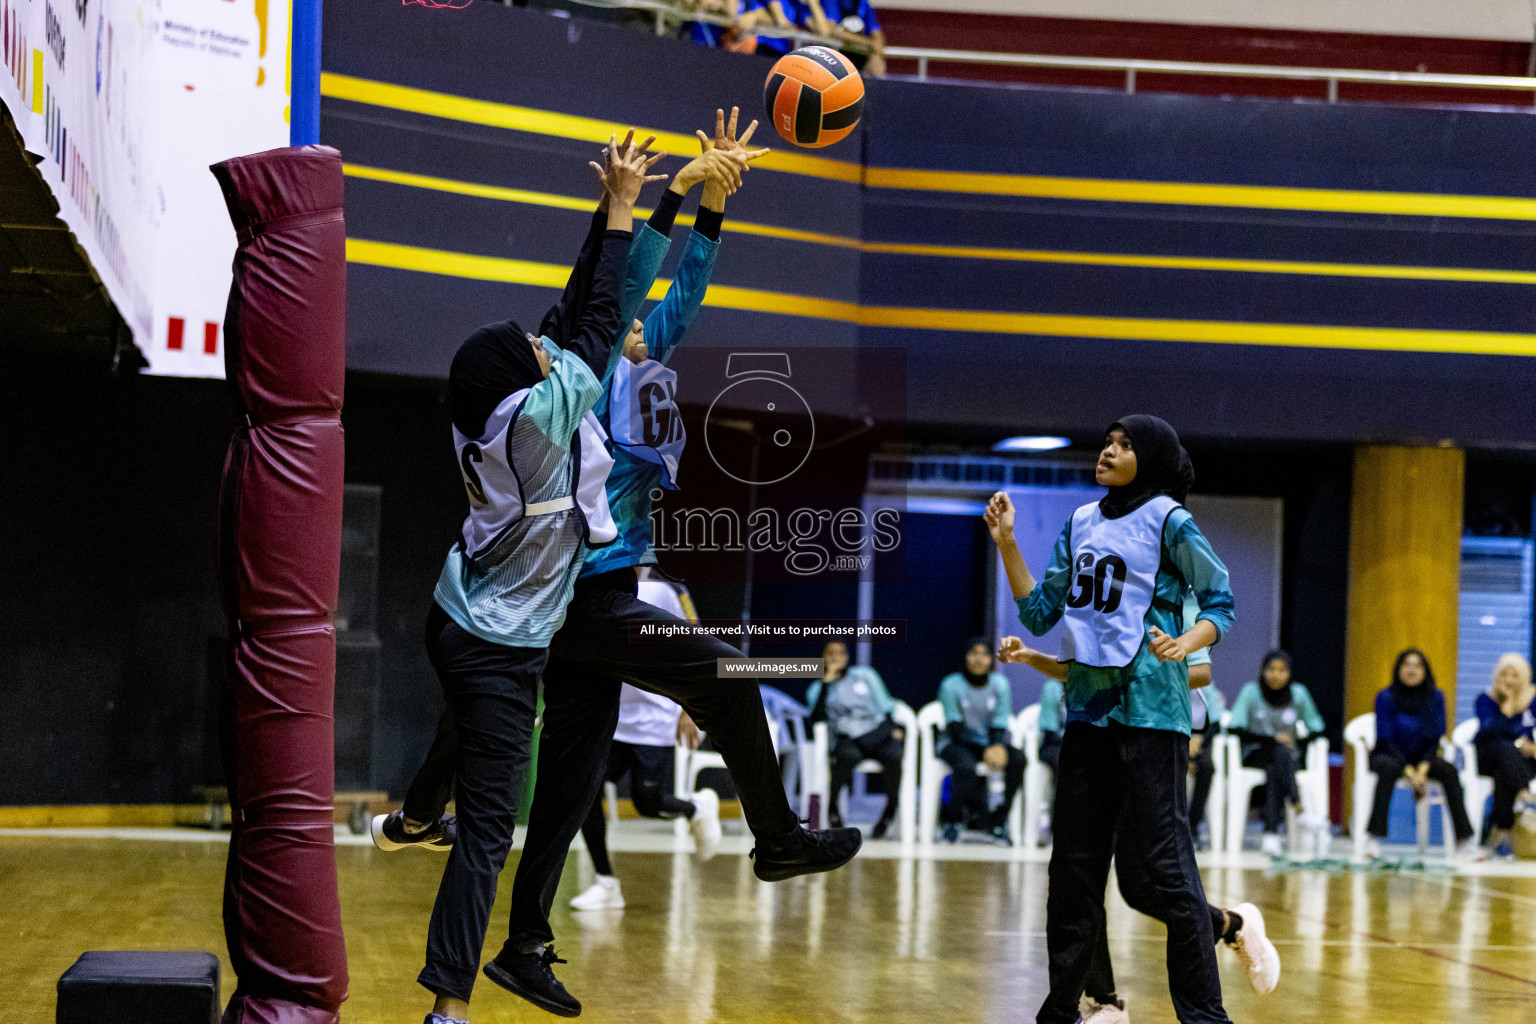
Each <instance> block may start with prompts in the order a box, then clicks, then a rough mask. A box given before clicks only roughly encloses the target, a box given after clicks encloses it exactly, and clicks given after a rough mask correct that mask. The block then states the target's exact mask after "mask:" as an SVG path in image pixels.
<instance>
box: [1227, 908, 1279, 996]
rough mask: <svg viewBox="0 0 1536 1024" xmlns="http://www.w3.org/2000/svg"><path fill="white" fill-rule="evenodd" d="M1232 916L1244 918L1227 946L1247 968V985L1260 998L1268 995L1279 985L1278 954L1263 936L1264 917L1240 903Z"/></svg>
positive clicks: (1257, 910)
mask: <svg viewBox="0 0 1536 1024" xmlns="http://www.w3.org/2000/svg"><path fill="white" fill-rule="evenodd" d="M1232 913H1234V914H1236V915H1237V916H1238V917H1241V918H1242V919H1243V926H1242V927H1241V928H1239V929H1238V931H1237V937H1236V938H1235V939H1234V940H1233V941H1232V942H1231V943H1230V945H1231V947H1232V950H1233V952H1235V953H1236V954H1237V958H1238V959H1239V960H1241V961H1242V962H1243V966H1244V967H1246V968H1247V969H1248V984H1250V985H1252V986H1253V990H1254V991H1255V992H1257V993H1258V994H1259V995H1261V996H1262V995H1268V994H1269V993H1271V992H1273V991H1274V990H1275V986H1276V985H1278V984H1280V951H1279V950H1277V949H1275V944H1274V943H1273V942H1270V941H1269V937H1268V936H1266V935H1265V934H1264V915H1263V914H1262V913H1260V912H1259V908H1258V907H1256V906H1254V905H1253V904H1252V903H1239V904H1238V905H1237V906H1235V907H1233V908H1232Z"/></svg>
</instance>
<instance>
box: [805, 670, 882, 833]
mask: <svg viewBox="0 0 1536 1024" xmlns="http://www.w3.org/2000/svg"><path fill="white" fill-rule="evenodd" d="M821 665H822V676H821V678H820V679H818V680H816V681H815V682H813V683H812V684H811V685H810V686H809V687H807V688H806V691H805V703H806V704H807V705H809V707H810V709H811V716H810V717H811V721H812V722H813V723H815V722H826V723H827V731H828V732H829V733H830V734H831V737H830V738H831V741H832V743H831V750H830V751H828V758H829V760H830V761H831V764H830V765H829V768H830V772H829V778H828V788H829V789H830V790H831V793H830V794H829V795H828V797H827V801H828V807H827V821H828V823H829V824H831V826H832V827H833V828H841V827H842V825H843V815H842V811H841V810H840V809H839V807H838V797H839V795H840V794H841V793H842V791H843V787H844V786H846V785H848V784H849V783H850V782H852V781H853V769H854V768H855V767H856V766H857V765H858V763H859V762H860V761H863V760H864V759H866V758H869V759H872V760H875V761H878V762H880V781H881V783H882V784H883V785H884V787H885V810H884V811H882V812H881V814H880V820H879V821H877V822H875V827H874V829H873V830H872V831H871V832H870V834H871V835H872V836H873V837H874V838H876V839H884V838H885V834H886V832H888V831H889V830H890V827H891V822H892V821H893V820H895V818H896V801H897V798H898V796H899V795H900V793H901V756H902V753H903V741H904V740H905V739H906V731H905V730H903V729H901V728H899V727H898V726H897V725H896V721H895V719H893V718H892V717H891V713H892V712H893V711H895V710H896V702H895V701H894V700H892V699H891V694H890V691H889V690H887V689H886V688H885V680H883V679H881V678H880V673H878V672H876V671H875V670H874V669H872V668H870V667H869V666H868V665H853V666H850V665H849V664H848V645H847V644H845V643H843V642H842V641H841V640H833V641H832V642H831V643H829V644H827V645H826V646H825V647H824V648H822V651H821Z"/></svg>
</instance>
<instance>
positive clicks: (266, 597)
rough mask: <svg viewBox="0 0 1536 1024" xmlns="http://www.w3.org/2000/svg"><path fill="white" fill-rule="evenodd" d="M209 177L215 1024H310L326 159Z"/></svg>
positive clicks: (320, 1003)
mask: <svg viewBox="0 0 1536 1024" xmlns="http://www.w3.org/2000/svg"><path fill="white" fill-rule="evenodd" d="M211 170H212V171H213V173H214V176H215V177H216V178H218V180H219V185H220V187H221V188H222V189H223V190H224V201H225V203H226V204H227V205H228V207H229V215H230V219H231V220H233V221H234V224H235V231H236V233H237V235H238V237H239V239H240V247H239V249H238V250H237V251H236V253H235V268H234V269H235V279H234V283H233V285H232V286H231V287H230V290H229V307H228V310H227V311H226V313H225V319H224V335H225V339H226V346H225V355H224V364H225V375H226V377H227V378H228V381H229V386H230V391H231V392H232V394H233V396H234V399H235V402H236V405H237V408H238V411H239V413H240V414H241V415H242V416H243V417H244V422H243V423H242V424H241V425H240V426H239V427H238V428H237V429H236V430H235V434H234V437H233V438H231V439H230V443H229V453H228V455H227V456H226V458H225V462H224V480H223V485H222V488H221V491H220V495H219V578H220V583H221V586H222V589H223V594H224V610H225V615H226V617H227V619H228V628H229V648H228V653H227V658H226V666H227V672H226V677H227V680H228V682H227V689H226V692H225V695H224V698H225V708H224V737H223V739H224V761H225V775H226V778H227V779H228V783H229V798H230V805H231V807H232V809H233V812H234V831H233V834H232V835H231V837H230V843H229V864H228V867H227V868H226V871H225V880H224V933H225V937H226V939H227V940H228V942H229V958H230V960H231V961H232V962H233V963H234V967H235V975H236V977H237V978H238V985H237V987H236V989H235V993H234V995H233V997H231V999H230V1001H229V1006H228V1008H227V1009H226V1010H225V1013H224V1020H225V1024H327V1022H331V1021H335V1020H337V1019H338V1010H339V1008H340V1006H341V1003H342V1000H344V999H346V997H347V953H346V947H345V946H344V945H343V942H342V935H341V904H340V902H339V900H338V898H337V894H336V851H335V847H334V845H333V843H332V838H333V836H332V827H331V820H332V802H333V798H334V795H335V767H334V761H333V757H334V755H333V746H334V732H333V725H332V714H331V713H332V706H333V703H334V698H335V689H336V632H335V628H334V626H333V625H332V617H333V616H334V614H335V612H336V589H337V584H338V580H339V577H340V572H341V494H342V483H343V472H342V469H343V467H342V454H343V448H342V434H341V415H340V414H341V395H342V385H343V381H344V378H345V368H346V345H345V331H344V327H345V320H344V315H345V307H346V272H347V268H346V231H345V228H344V225H343V223H342V216H341V205H342V178H341V154H340V153H338V152H336V150H334V149H330V148H328V147H325V146H300V147H295V148H291V149H274V150H271V151H270V152H266V153H257V154H254V155H252V156H243V157H237V158H235V159H233V160H227V161H225V162H224V163H221V164H215V165H214V166H213V167H212V168H211Z"/></svg>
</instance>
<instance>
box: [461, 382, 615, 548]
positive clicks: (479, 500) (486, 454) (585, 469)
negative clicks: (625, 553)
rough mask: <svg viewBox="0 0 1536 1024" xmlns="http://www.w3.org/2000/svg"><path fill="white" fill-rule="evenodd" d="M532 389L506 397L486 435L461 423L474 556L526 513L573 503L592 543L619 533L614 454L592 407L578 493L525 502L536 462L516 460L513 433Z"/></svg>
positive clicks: (576, 475) (578, 452)
mask: <svg viewBox="0 0 1536 1024" xmlns="http://www.w3.org/2000/svg"><path fill="white" fill-rule="evenodd" d="M531 390H532V389H531V388H524V389H522V390H521V391H516V392H513V393H512V394H510V395H508V396H507V397H506V398H505V399H503V400H502V402H501V404H500V405H498V406H497V407H496V411H495V412H494V413H492V414H491V416H490V418H489V419H488V420H486V423H485V434H484V435H483V436H482V437H480V438H478V439H476V440H471V439H469V438H467V437H465V436H464V435H463V434H461V433H459V432H458V430H457V429H455V430H454V432H453V446H454V450H455V451H456V452H457V454H458V457H459V474H460V475H461V476H462V477H463V479H464V490H465V491H466V492H467V493H468V495H469V515H468V516H467V517H466V518H465V520H464V527H463V531H462V534H461V536H462V539H463V543H464V552H465V554H466V555H467V556H468V558H469V560H470V561H473V560H474V559H477V558H479V557H481V556H482V555H484V554H485V553H486V552H487V551H489V550H490V549H491V548H493V547H495V546H496V544H497V542H498V541H500V540H501V538H502V537H504V536H505V535H506V533H507V531H508V530H510V529H511V528H512V527H513V526H515V525H517V523H518V522H520V521H521V520H522V519H523V518H524V517H526V516H538V515H549V514H551V513H554V512H563V511H565V510H567V509H572V508H575V509H579V510H580V514H581V516H582V519H583V521H584V522H585V524H586V535H587V543H588V544H589V545H591V546H601V545H603V544H607V543H609V542H610V541H612V540H613V539H614V538H615V537H617V536H618V533H619V531H618V528H617V527H615V526H614V523H613V513H612V512H611V511H610V510H609V508H608V493H607V489H606V485H607V483H608V470H609V469H610V468H612V466H613V457H612V456H611V455H609V454H608V448H607V446H606V445H605V444H604V443H603V442H604V436H603V428H602V426H601V425H600V424H599V423H598V421H597V417H596V416H594V415H592V414H591V413H590V412H589V413H587V415H586V418H584V419H583V420H582V421H581V426H580V428H579V429H578V430H577V432H576V438H575V444H574V446H573V449H572V452H571V455H572V459H571V463H572V465H571V475H572V477H573V479H572V481H571V484H572V486H571V492H572V493H570V494H567V495H565V496H563V497H558V498H553V499H550V500H548V501H536V502H527V503H525V502H524V500H523V483H522V482H523V480H525V479H531V478H532V476H533V474H534V470H535V468H536V467H534V466H518V465H514V463H515V461H516V460H515V459H514V458H513V455H512V434H513V430H514V428H515V426H516V424H517V417H518V414H519V413H520V412H522V408H523V402H525V401H526V400H527V398H528V392H529V391H531Z"/></svg>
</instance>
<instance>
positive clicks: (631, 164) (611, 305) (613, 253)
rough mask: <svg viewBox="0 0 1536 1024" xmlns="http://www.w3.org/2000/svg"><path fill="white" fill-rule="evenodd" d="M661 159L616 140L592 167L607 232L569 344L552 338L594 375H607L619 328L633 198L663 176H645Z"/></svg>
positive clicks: (576, 317) (632, 217) (579, 308)
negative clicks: (602, 195) (604, 196)
mask: <svg viewBox="0 0 1536 1024" xmlns="http://www.w3.org/2000/svg"><path fill="white" fill-rule="evenodd" d="M665 155H666V154H665V153H658V154H656V155H655V156H647V155H646V153H645V152H644V150H641V149H638V148H636V147H635V146H633V145H632V144H626V145H624V146H619V145H618V144H617V142H616V141H615V142H612V143H610V145H609V159H608V161H607V166H606V167H603V166H599V165H598V164H596V163H594V164H592V167H593V168H594V169H596V170H597V172H598V173H599V174H600V175H602V177H603V181H604V187H605V188H606V190H607V193H608V221H607V230H606V231H604V233H603V237H602V240H601V242H600V243H599V248H598V257H597V262H596V265H595V266H594V268H593V272H592V281H591V286H590V288H589V289H588V292H587V295H586V296H585V298H584V300H583V301H582V302H581V304H580V306H579V307H578V308H576V309H575V310H574V311H572V312H573V314H574V318H575V328H574V331H573V333H572V335H571V336H570V337H569V339H568V340H562V339H555V340H556V341H557V342H559V344H560V345H561V346H562V347H564V348H565V349H567V350H568V351H569V352H570V353H571V354H572V355H574V356H576V358H578V359H580V360H581V361H582V362H584V363H586V365H587V367H588V369H590V370H591V371H592V373H593V375H594V376H597V377H601V376H602V375H603V374H604V373H605V372H606V371H607V368H608V354H609V351H610V349H611V348H612V347H613V339H614V336H615V334H616V332H617V331H618V329H619V316H620V313H621V309H620V301H621V295H622V289H623V284H624V277H625V272H626V270H627V269H628V265H629V248H630V243H631V241H632V240H633V234H632V228H633V227H634V216H635V200H636V199H638V198H639V196H640V188H641V186H643V185H644V184H645V183H646V182H647V181H659V180H661V179H662V178H665V177H666V175H661V174H657V175H652V174H648V173H647V172H648V171H649V170H650V168H651V167H652V165H654V164H655V163H656V161H657V160H659V159H660V158H661V157H663V156H665Z"/></svg>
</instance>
